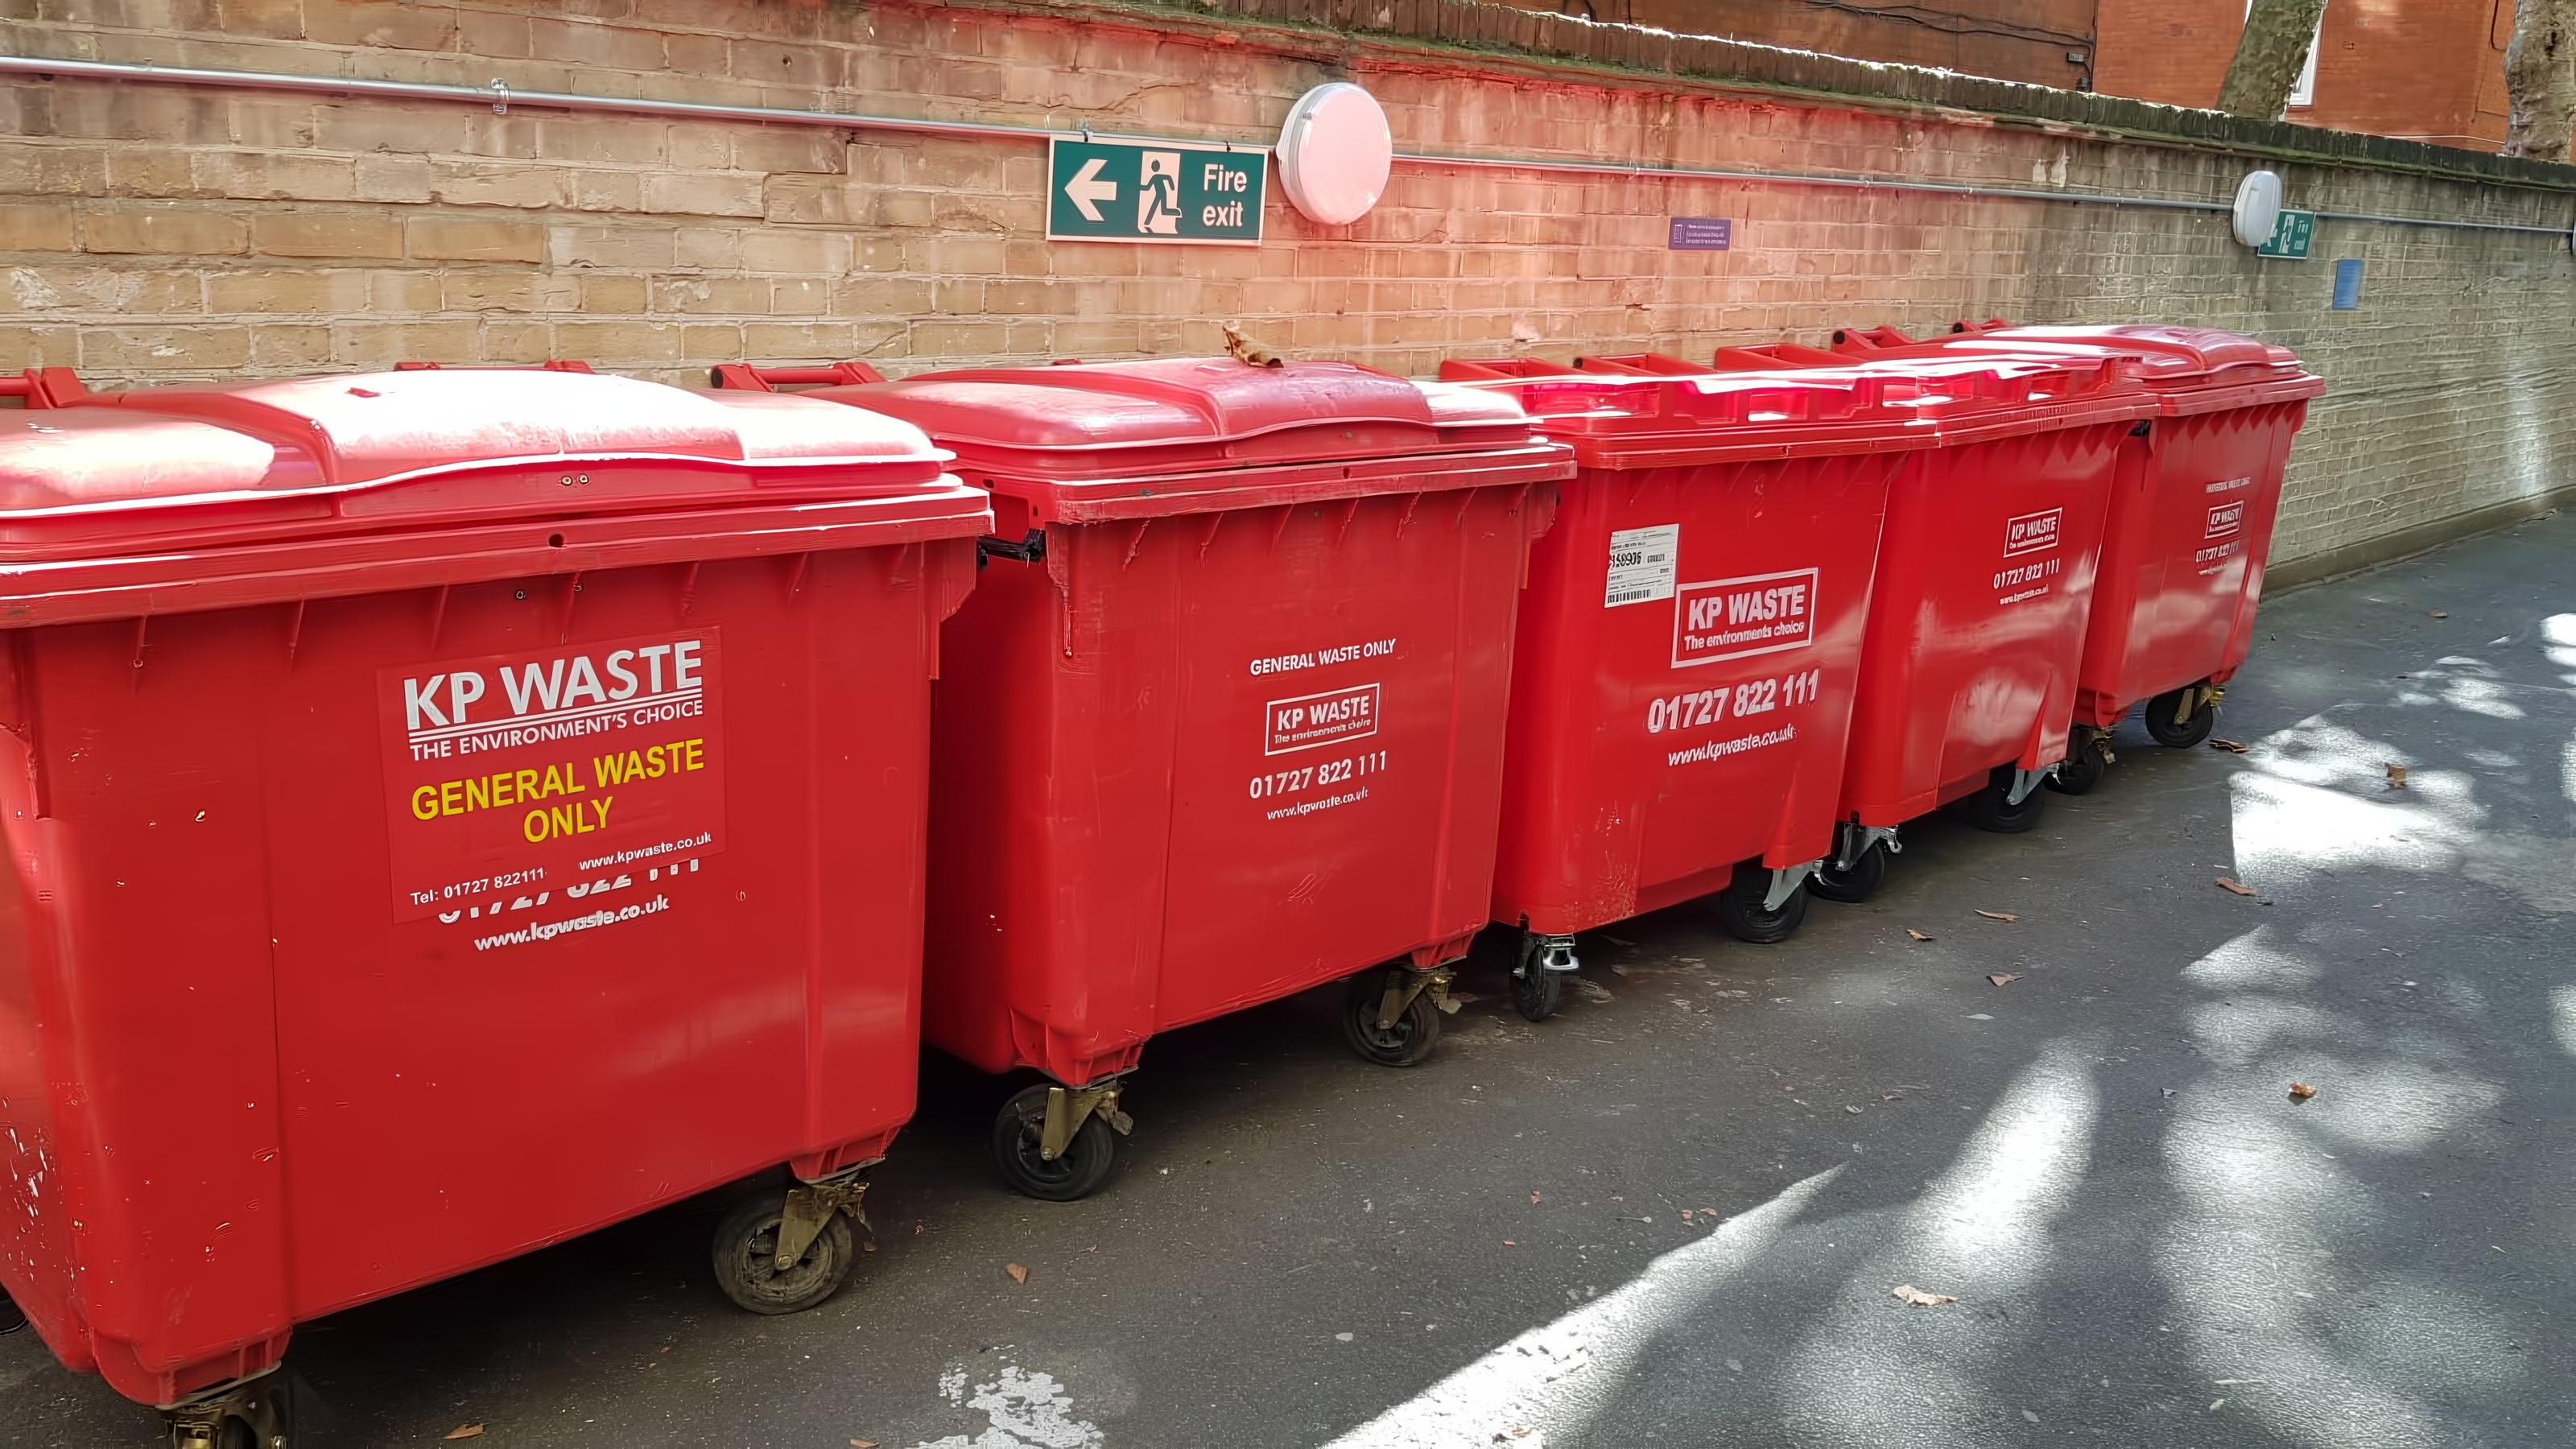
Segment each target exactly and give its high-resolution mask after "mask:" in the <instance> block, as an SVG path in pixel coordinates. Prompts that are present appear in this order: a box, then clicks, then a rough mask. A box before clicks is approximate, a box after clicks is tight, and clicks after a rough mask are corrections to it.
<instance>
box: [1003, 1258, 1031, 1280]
mask: <svg viewBox="0 0 2576 1449" xmlns="http://www.w3.org/2000/svg"><path fill="white" fill-rule="evenodd" d="M1002 1271H1003V1272H1005V1273H1008V1274H1010V1275H1011V1281H1012V1282H1014V1283H1026V1282H1027V1281H1029V1270H1028V1269H1026V1268H1023V1267H1021V1266H1020V1265H1019V1264H1017V1263H1005V1264H1003V1265H1002Z"/></svg>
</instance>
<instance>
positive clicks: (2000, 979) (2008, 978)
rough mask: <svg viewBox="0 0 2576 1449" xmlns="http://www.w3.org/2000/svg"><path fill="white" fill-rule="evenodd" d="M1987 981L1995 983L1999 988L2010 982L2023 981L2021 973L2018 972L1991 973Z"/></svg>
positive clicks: (1987, 975) (1987, 976) (1988, 973)
mask: <svg viewBox="0 0 2576 1449" xmlns="http://www.w3.org/2000/svg"><path fill="white" fill-rule="evenodd" d="M1986 979H1987V980H1988V981H1991V982H1993V983H1995V984H1996V985H1997V986H2002V985H2004V984H2006V983H2008V982H2013V981H2019V980H2020V979H2021V973H2020V972H2018V971H1989V972H1987V973H1986Z"/></svg>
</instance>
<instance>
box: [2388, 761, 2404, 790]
mask: <svg viewBox="0 0 2576 1449" xmlns="http://www.w3.org/2000/svg"><path fill="white" fill-rule="evenodd" d="M2388 788H2389V789H2391V790H2403V789H2405V788H2406V767H2405V766H2404V765H2390V766H2389V767H2388Z"/></svg>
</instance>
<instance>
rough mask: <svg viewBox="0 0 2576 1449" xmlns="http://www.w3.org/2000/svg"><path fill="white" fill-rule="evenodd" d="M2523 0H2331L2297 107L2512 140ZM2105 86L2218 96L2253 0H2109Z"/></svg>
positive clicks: (2481, 146) (2422, 132)
mask: <svg viewBox="0 0 2576 1449" xmlns="http://www.w3.org/2000/svg"><path fill="white" fill-rule="evenodd" d="M2513 4H2514V0H2369V3H2360V0H2329V3H2328V4H2327V6H2326V14H2325V23H2324V24H2323V25H2322V26H2321V27H2320V28H2319V30H2318V34H2317V84H2316V93H2315V96H2314V99H2313V101H2312V103H2311V104H2309V105H2304V106H2292V107H2291V108H2290V119H2291V120H2292V121H2295V122H2299V123H2301V124H2305V125H2310V126H2324V127H2328V128H2331V129H2333V130H2338V131H2366V132H2368V133H2370V134H2372V135H2375V136H2399V137H2404V138H2407V139H2410V140H2417V141H2430V142H2433V143H2435V144H2438V145H2445V146H2459V147H2466V148H2470V149H2477V150H2490V151H2491V150H2494V149H2495V148H2496V147H2497V146H2500V145H2502V144H2503V142H2504V130H2505V88H2504V48H2505V44H2506V42H2508V41H2510V40H2511V39H2512V38H2513ZM2100 23H2101V31H2102V35H2101V42H2100V52H2099V53H2100V59H2099V62H2098V69H2097V74H2096V78H2095V87H2096V89H2098V90H2100V91H2102V92H2103V93H2105V94H2107V95H2115V96H2134V97H2136V98H2137V99H2139V100H2146V101H2160V102H2163V103H2164V104H2166V105H2172V106H2211V105H2215V104H2217V102H2218V88H2219V86H2220V84H2221V83H2222V82H2224V81H2225V80H2226V79H2227V63H2228V61H2229V60H2231V59H2232V58H2234V56H2235V54H2236V40H2237V37H2238V36H2239V35H2240V34H2241V33H2243V31H2244V29H2245V0H2101V18H2100Z"/></svg>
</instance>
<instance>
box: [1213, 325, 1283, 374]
mask: <svg viewBox="0 0 2576 1449" xmlns="http://www.w3.org/2000/svg"><path fill="white" fill-rule="evenodd" d="M1221 330H1223V331H1224V333H1225V350H1226V352H1227V353H1229V354H1230V355H1232V356H1233V357H1234V359H1235V360H1236V361H1238V362H1245V363H1249V364H1251V365H1252V366H1254V367H1285V366H1287V365H1288V364H1287V359H1286V358H1283V357H1281V356H1280V355H1279V354H1278V353H1276V352H1273V351H1271V350H1270V349H1269V348H1267V347H1265V346H1263V345H1262V344H1261V343H1259V342H1256V341H1254V340H1253V339H1252V338H1249V337H1246V336H1244V335H1243V333H1242V332H1241V331H1239V330H1237V329H1236V327H1235V325H1234V324H1233V323H1231V322H1228V323H1225V324H1224V325H1223V328H1222V329H1221Z"/></svg>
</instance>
